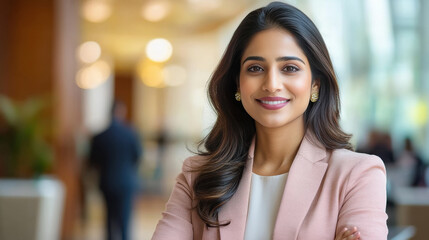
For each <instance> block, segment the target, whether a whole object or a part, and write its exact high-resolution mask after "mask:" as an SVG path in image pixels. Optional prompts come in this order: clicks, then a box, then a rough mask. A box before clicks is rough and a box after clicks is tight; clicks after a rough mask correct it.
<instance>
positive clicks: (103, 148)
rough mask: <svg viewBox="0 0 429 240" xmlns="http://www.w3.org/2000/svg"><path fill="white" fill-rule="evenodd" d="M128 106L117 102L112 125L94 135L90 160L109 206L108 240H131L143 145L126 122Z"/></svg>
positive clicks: (114, 106) (113, 109)
mask: <svg viewBox="0 0 429 240" xmlns="http://www.w3.org/2000/svg"><path fill="white" fill-rule="evenodd" d="M125 116H126V106H125V105H124V104H123V103H122V102H119V101H115V102H114V104H113V107H112V120H111V123H110V125H109V127H108V128H107V129H106V130H104V131H103V132H101V133H100V134H98V135H96V136H94V137H93V139H92V142H91V147H90V163H91V165H92V166H94V167H96V168H97V170H98V172H99V175H100V180H99V186H100V189H101V191H102V193H103V197H104V199H105V204H106V209H107V219H106V227H107V229H106V230H107V234H106V235H107V236H106V237H107V239H109V240H112V239H122V240H128V239H130V236H129V232H130V231H129V227H130V222H131V212H132V206H133V199H134V196H135V194H136V191H137V187H138V181H137V178H138V177H137V169H138V162H139V159H140V156H141V154H142V148H141V144H140V141H139V138H138V136H137V134H136V132H135V131H134V130H133V129H132V128H131V127H129V126H127V125H126V124H125Z"/></svg>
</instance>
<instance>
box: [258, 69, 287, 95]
mask: <svg viewBox="0 0 429 240" xmlns="http://www.w3.org/2000/svg"><path fill="white" fill-rule="evenodd" d="M282 87H283V84H282V81H281V77H280V76H279V73H277V72H276V71H275V70H270V71H268V72H267V74H266V75H265V79H264V83H263V85H262V90H264V91H267V92H270V93H275V92H278V91H281V89H282Z"/></svg>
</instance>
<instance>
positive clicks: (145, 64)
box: [137, 61, 165, 88]
mask: <svg viewBox="0 0 429 240" xmlns="http://www.w3.org/2000/svg"><path fill="white" fill-rule="evenodd" d="M137 73H138V75H139V77H140V79H141V80H142V81H143V83H144V84H145V85H146V86H148V87H155V88H161V87H164V86H165V85H164V78H163V74H162V67H161V65H160V64H159V63H155V62H150V61H142V62H140V64H139V65H138V68H137Z"/></svg>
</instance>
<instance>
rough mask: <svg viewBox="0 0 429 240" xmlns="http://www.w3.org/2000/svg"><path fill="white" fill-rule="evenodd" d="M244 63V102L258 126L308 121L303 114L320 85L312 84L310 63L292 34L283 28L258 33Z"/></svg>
mask: <svg viewBox="0 0 429 240" xmlns="http://www.w3.org/2000/svg"><path fill="white" fill-rule="evenodd" d="M240 64H241V69H240V83H239V84H240V86H239V92H240V93H241V101H242V104H243V106H244V109H246V112H247V113H248V114H249V115H250V116H251V117H252V118H253V119H254V120H255V122H256V125H257V126H258V125H261V126H264V127H267V128H278V127H282V126H286V125H289V124H290V123H292V122H296V121H301V123H302V124H304V120H303V114H304V112H305V110H306V109H307V106H308V104H309V101H310V95H311V93H312V92H313V91H316V92H318V86H317V85H316V84H314V85H313V86H312V83H311V82H312V81H311V78H312V77H311V69H310V64H309V62H308V60H307V57H306V56H305V55H304V53H303V51H302V50H301V48H300V47H299V46H298V44H297V43H296V41H295V38H294V37H293V35H292V34H290V33H289V32H288V31H285V30H283V29H279V28H271V29H268V30H264V31H261V32H259V33H257V34H256V35H255V36H253V38H252V39H251V41H250V43H249V45H248V46H247V48H246V49H245V51H244V54H243V57H242V58H241V63H240ZM315 82H316V81H315ZM312 88H313V89H312ZM301 123H300V124H301Z"/></svg>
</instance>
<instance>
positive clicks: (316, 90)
mask: <svg viewBox="0 0 429 240" xmlns="http://www.w3.org/2000/svg"><path fill="white" fill-rule="evenodd" d="M319 90H320V80H319V79H314V81H313V83H312V84H311V93H312V94H313V93H319Z"/></svg>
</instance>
